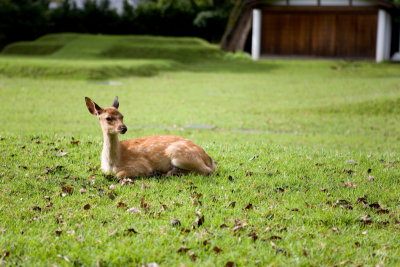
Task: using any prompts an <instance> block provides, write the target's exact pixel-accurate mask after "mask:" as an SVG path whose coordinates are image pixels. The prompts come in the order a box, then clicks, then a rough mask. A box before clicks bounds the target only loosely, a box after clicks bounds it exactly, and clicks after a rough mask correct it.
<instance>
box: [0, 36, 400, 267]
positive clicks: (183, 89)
mask: <svg viewBox="0 0 400 267" xmlns="http://www.w3.org/2000/svg"><path fill="white" fill-rule="evenodd" d="M174 44H175V45H174ZM32 46H38V47H40V49H39V48H38V49H33V48H32ZM149 46H150V47H153V48H154V49H148V47H149ZM179 48H182V49H184V52H182V53H181V50H180V49H179ZM32 51H34V52H32ZM35 51H42V52H40V53H41V55H33V53H35ZM43 51H44V52H43ZM0 55H1V56H0V114H2V116H1V117H2V118H1V125H0V157H1V162H0V265H22V266H38V265H43V266H49V265H53V264H55V265H57V266H70V265H84V266H95V265H99V266H129V265H131V266H136V265H142V264H144V265H146V264H150V263H157V264H158V265H159V266H181V265H188V266H193V265H199V266H232V264H236V265H237V266H268V265H271V266H293V265H301V266H310V265H315V266H374V265H379V266H399V265H400V242H399V239H400V205H399V204H400V154H399V150H400V115H399V114H400V75H399V73H400V65H396V64H374V63H371V62H347V61H290V60H267V61H260V62H252V61H250V60H248V59H245V58H237V56H233V55H229V54H228V55H226V54H223V53H221V52H220V51H218V50H217V48H215V47H213V46H212V45H209V44H207V43H205V42H203V41H202V40H199V39H193V38H184V39H177V38H172V39H171V38H161V37H160V38H156V37H148V36H136V37H133V36H132V37H126V36H125V37H121V36H120V37H118V36H116V37H111V36H89V35H75V34H65V35H49V36H45V37H42V38H41V39H39V40H37V41H35V42H31V43H23V44H15V45H14V47H12V46H11V47H8V48H6V50H5V52H3V54H0ZM115 95H118V96H119V99H120V111H121V113H122V114H123V115H124V116H125V119H124V122H125V123H126V125H127V126H128V129H129V130H128V132H127V134H125V135H124V136H121V139H125V138H135V137H140V136H147V135H154V134H176V135H180V136H183V137H185V138H189V139H191V140H193V141H194V142H196V143H197V144H199V145H201V146H202V147H204V148H205V150H206V151H207V153H208V154H209V155H210V156H212V157H213V158H214V159H215V161H217V162H218V165H219V168H218V170H217V172H216V173H215V174H214V175H212V176H210V177H201V176H196V175H190V176H185V177H168V178H160V177H158V178H141V179H135V180H134V181H133V183H128V184H121V183H119V182H118V181H117V180H116V179H115V178H113V177H110V176H105V175H103V174H102V173H101V171H100V169H99V166H100V153H101V142H102V137H101V132H100V127H99V125H98V121H97V120H96V119H95V118H94V117H93V116H92V115H90V114H89V112H88V111H87V108H86V106H85V102H84V97H85V96H88V97H91V98H92V99H93V100H94V101H96V102H97V103H98V104H99V105H101V106H109V105H111V103H112V100H113V99H114V96H115ZM133 208H135V209H133ZM128 210H130V211H131V212H129V211H128Z"/></svg>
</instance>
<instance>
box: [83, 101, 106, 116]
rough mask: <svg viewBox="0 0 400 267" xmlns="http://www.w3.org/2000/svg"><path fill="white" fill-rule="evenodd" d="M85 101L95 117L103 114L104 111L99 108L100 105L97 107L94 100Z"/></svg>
mask: <svg viewBox="0 0 400 267" xmlns="http://www.w3.org/2000/svg"><path fill="white" fill-rule="evenodd" d="M85 101H86V106H87V108H88V110H89V112H90V113H92V114H93V115H95V116H98V115H100V114H101V113H102V112H103V109H102V108H101V107H99V105H97V104H96V103H95V102H93V100H92V99H90V98H89V97H85Z"/></svg>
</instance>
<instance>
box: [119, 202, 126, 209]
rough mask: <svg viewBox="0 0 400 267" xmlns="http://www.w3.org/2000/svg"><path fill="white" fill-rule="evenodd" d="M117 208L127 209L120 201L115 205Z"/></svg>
mask: <svg viewBox="0 0 400 267" xmlns="http://www.w3.org/2000/svg"><path fill="white" fill-rule="evenodd" d="M117 207H118V208H127V207H128V205H126V204H125V203H124V202H122V201H119V202H118V203H117Z"/></svg>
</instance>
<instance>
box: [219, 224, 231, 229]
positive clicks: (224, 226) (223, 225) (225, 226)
mask: <svg viewBox="0 0 400 267" xmlns="http://www.w3.org/2000/svg"><path fill="white" fill-rule="evenodd" d="M219 228H221V229H222V228H229V226H228V225H226V224H224V223H223V224H221V225H220V226H219Z"/></svg>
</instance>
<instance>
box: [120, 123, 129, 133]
mask: <svg viewBox="0 0 400 267" xmlns="http://www.w3.org/2000/svg"><path fill="white" fill-rule="evenodd" d="M126 131H128V128H127V127H126V126H125V125H122V126H121V133H122V134H124V133H126Z"/></svg>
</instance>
